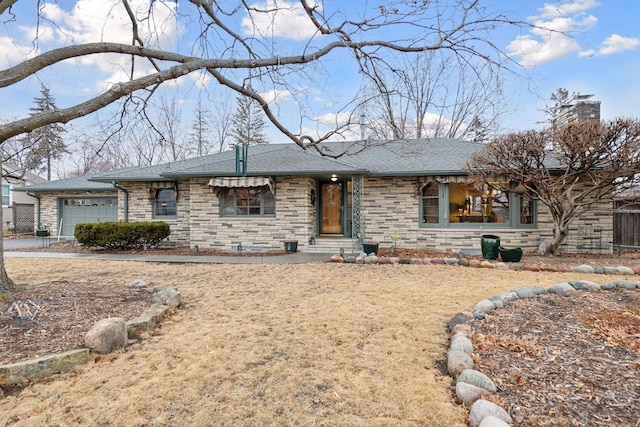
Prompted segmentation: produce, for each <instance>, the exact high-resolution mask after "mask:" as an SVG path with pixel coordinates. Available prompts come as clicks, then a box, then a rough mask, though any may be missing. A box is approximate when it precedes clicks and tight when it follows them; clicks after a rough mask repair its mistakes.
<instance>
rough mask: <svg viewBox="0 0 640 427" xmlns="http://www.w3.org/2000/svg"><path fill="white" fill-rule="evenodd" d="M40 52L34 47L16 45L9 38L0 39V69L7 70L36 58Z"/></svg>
mask: <svg viewBox="0 0 640 427" xmlns="http://www.w3.org/2000/svg"><path fill="white" fill-rule="evenodd" d="M37 53H38V51H37V50H36V48H34V47H33V46H24V45H19V44H16V43H15V41H14V40H13V39H11V38H9V37H0V68H3V69H4V68H5V67H8V66H11V65H14V64H16V63H18V62H22V61H24V60H25V59H26V58H32V57H34V56H35V55H36V54H37Z"/></svg>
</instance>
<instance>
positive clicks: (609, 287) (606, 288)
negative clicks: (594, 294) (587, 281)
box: [600, 282, 616, 291]
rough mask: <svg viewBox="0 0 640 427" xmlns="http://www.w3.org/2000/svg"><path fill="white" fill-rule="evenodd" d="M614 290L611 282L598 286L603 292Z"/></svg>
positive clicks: (614, 285)
mask: <svg viewBox="0 0 640 427" xmlns="http://www.w3.org/2000/svg"><path fill="white" fill-rule="evenodd" d="M615 288H616V284H615V283H613V282H609V283H604V284H602V285H600V289H602V290H604V291H612V290H614V289H615Z"/></svg>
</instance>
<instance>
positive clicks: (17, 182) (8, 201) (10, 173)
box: [2, 163, 46, 234]
mask: <svg viewBox="0 0 640 427" xmlns="http://www.w3.org/2000/svg"><path fill="white" fill-rule="evenodd" d="M45 181H46V180H45V179H44V178H42V177H40V176H38V175H36V174H34V173H31V172H25V173H22V171H20V170H19V169H18V168H17V167H16V166H15V165H13V164H11V163H3V164H2V221H3V224H2V226H3V231H4V233H5V234H7V233H33V231H34V230H35V211H36V204H37V202H38V199H37V198H36V197H34V196H31V195H30V194H29V193H27V192H20V191H14V190H15V189H16V188H19V187H23V186H25V185H33V184H40V183H43V182H45Z"/></svg>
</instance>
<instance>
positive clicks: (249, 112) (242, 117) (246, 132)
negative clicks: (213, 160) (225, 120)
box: [231, 96, 269, 147]
mask: <svg viewBox="0 0 640 427" xmlns="http://www.w3.org/2000/svg"><path fill="white" fill-rule="evenodd" d="M237 102H238V107H237V109H236V112H235V114H234V115H233V118H232V125H231V126H232V128H231V138H232V140H233V142H232V146H234V147H237V146H239V145H255V144H268V143H269V140H268V139H267V136H266V135H265V134H264V128H265V126H266V124H265V121H264V118H263V116H262V114H263V112H262V109H261V108H260V105H258V103H257V102H256V101H255V100H254V99H251V98H249V97H247V96H239V97H238V98H237Z"/></svg>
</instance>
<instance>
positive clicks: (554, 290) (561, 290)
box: [547, 283, 576, 295]
mask: <svg viewBox="0 0 640 427" xmlns="http://www.w3.org/2000/svg"><path fill="white" fill-rule="evenodd" d="M575 290H576V289H575V288H574V287H573V286H571V285H570V284H568V283H558V284H557V285H554V286H552V287H550V288H549V289H547V292H549V293H550V294H558V295H564V294H565V293H567V292H573V291H575Z"/></svg>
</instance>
